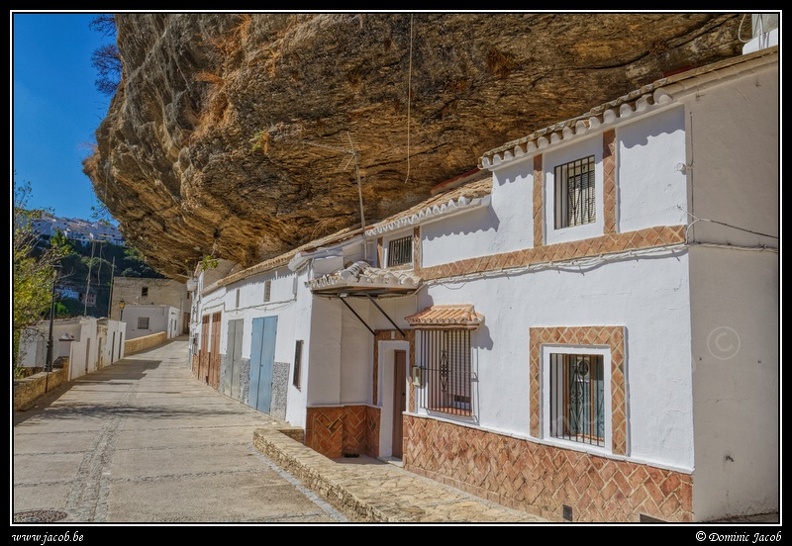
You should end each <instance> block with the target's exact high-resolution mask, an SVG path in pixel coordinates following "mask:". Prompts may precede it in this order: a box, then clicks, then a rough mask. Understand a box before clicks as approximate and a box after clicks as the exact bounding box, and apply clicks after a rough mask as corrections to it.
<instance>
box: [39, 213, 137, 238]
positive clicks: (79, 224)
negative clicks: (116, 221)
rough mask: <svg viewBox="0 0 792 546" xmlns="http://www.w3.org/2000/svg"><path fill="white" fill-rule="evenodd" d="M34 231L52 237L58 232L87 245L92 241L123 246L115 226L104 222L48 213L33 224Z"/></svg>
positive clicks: (119, 233)
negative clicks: (62, 216)
mask: <svg viewBox="0 0 792 546" xmlns="http://www.w3.org/2000/svg"><path fill="white" fill-rule="evenodd" d="M32 227H33V231H34V232H35V233H37V234H39V235H44V236H47V237H52V236H53V235H55V234H56V233H58V232H61V233H63V234H64V235H65V236H66V237H67V238H68V239H73V240H76V241H80V242H81V243H82V244H84V245H87V244H89V243H90V242H91V241H106V242H108V243H113V244H114V245H123V244H124V238H123V237H122V236H121V232H120V231H119V230H118V228H116V227H115V226H113V225H110V224H105V223H103V222H88V221H86V220H80V219H76V218H60V217H58V216H53V215H51V214H48V213H44V214H42V216H41V218H37V219H36V220H33V222H32Z"/></svg>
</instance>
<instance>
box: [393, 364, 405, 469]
mask: <svg viewBox="0 0 792 546" xmlns="http://www.w3.org/2000/svg"><path fill="white" fill-rule="evenodd" d="M406 409H407V353H406V351H394V352H393V438H392V443H391V445H392V448H391V454H392V455H393V456H394V457H396V458H399V459H401V458H402V455H403V453H402V443H403V441H404V428H403V422H404V421H403V420H404V416H403V415H402V414H403V413H404V411H405V410H406Z"/></svg>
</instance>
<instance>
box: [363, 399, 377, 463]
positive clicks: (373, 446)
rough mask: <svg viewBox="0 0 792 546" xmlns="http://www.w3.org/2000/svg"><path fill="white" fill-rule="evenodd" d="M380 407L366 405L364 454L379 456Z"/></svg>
mask: <svg viewBox="0 0 792 546" xmlns="http://www.w3.org/2000/svg"><path fill="white" fill-rule="evenodd" d="M379 433H380V409H379V408H373V407H371V406H367V407H366V451H365V453H366V455H368V456H369V457H374V458H377V457H379V455H380V454H379Z"/></svg>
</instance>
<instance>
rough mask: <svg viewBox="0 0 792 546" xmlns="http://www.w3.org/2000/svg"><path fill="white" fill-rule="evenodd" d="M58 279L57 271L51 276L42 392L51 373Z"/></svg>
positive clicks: (46, 388) (45, 390) (47, 387)
mask: <svg viewBox="0 0 792 546" xmlns="http://www.w3.org/2000/svg"><path fill="white" fill-rule="evenodd" d="M57 278H58V270H57V269H56V270H55V273H54V275H53V276H52V290H51V292H50V317H49V337H48V338H47V362H45V364H44V367H45V369H46V371H47V375H46V378H45V379H44V392H45V393H46V392H48V391H49V374H50V372H51V371H52V326H53V322H54V321H55V280H56V279H57Z"/></svg>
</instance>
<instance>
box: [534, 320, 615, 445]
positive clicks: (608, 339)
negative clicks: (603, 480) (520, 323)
mask: <svg viewBox="0 0 792 546" xmlns="http://www.w3.org/2000/svg"><path fill="white" fill-rule="evenodd" d="M624 334H625V328H624V326H561V327H552V328H548V327H537V328H529V338H530V346H531V348H530V363H529V366H530V392H531V395H530V408H531V415H530V422H531V425H530V426H531V435H532V436H535V437H537V438H538V437H540V436H541V423H540V421H539V417H540V408H541V403H542V393H541V381H540V377H541V375H540V372H541V362H542V345H544V344H552V345H600V346H603V345H604V346H607V347H609V348H610V352H611V354H610V358H611V408H612V420H611V428H612V433H611V437H612V443H611V451H612V452H613V453H614V454H617V455H626V454H627V396H626V393H627V385H626V383H625V379H626V366H627V362H626V360H625V355H626V353H625V350H624V337H625V336H624Z"/></svg>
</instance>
